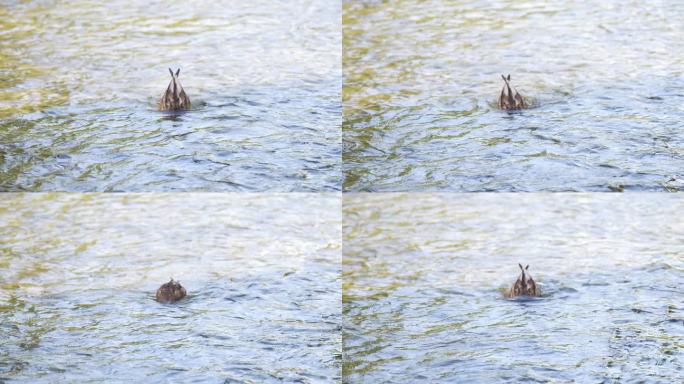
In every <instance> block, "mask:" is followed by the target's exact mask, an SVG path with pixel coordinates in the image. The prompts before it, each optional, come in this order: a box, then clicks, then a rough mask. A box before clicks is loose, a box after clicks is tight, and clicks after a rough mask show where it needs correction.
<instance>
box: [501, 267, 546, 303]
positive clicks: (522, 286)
mask: <svg viewBox="0 0 684 384" xmlns="http://www.w3.org/2000/svg"><path fill="white" fill-rule="evenodd" d="M518 266H519V267H520V271H521V274H520V276H519V277H518V280H516V281H515V283H513V285H512V286H511V288H510V289H509V290H507V291H506V297H516V296H532V297H539V296H541V288H540V287H539V286H538V285H537V283H536V282H535V281H534V279H532V276H530V274H529V272H527V270H528V269H529V268H530V266H529V265H527V266H526V267H525V268H523V266H522V264H520V263H518ZM526 272H527V273H526Z"/></svg>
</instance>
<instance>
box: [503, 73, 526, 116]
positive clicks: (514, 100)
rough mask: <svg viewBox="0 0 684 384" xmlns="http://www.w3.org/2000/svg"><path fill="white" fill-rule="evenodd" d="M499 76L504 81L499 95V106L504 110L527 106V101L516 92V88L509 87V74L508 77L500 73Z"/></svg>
mask: <svg viewBox="0 0 684 384" xmlns="http://www.w3.org/2000/svg"><path fill="white" fill-rule="evenodd" d="M501 78H502V79H503V81H504V86H503V88H502V89H501V94H500V95H499V108H501V109H505V110H516V109H523V108H527V103H526V102H525V99H523V97H522V96H521V95H520V93H518V90H517V89H515V88H513V89H511V85H510V83H509V81H511V75H508V77H506V76H504V75H501Z"/></svg>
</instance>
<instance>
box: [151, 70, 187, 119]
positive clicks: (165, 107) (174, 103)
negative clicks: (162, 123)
mask: <svg viewBox="0 0 684 384" xmlns="http://www.w3.org/2000/svg"><path fill="white" fill-rule="evenodd" d="M169 73H170V74H171V82H170V83H169V86H168V87H166V92H164V95H163V96H162V98H161V100H159V104H158V106H159V110H160V111H183V110H187V109H190V105H191V104H190V98H189V97H188V95H186V94H185V90H184V89H183V86H182V85H181V84H180V81H178V75H179V74H180V68H178V70H177V71H176V73H175V74H174V73H173V71H172V70H171V68H169Z"/></svg>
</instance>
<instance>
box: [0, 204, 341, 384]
mask: <svg viewBox="0 0 684 384" xmlns="http://www.w3.org/2000/svg"><path fill="white" fill-rule="evenodd" d="M340 209H341V207H340V199H339V197H337V196H335V195H326V194H323V195H321V194H317V195H315V196H314V195H308V194H293V195H271V194H269V195H252V196H248V195H244V194H239V195H232V194H231V195H221V194H154V195H149V194H144V195H135V194H133V195H129V194H125V195H119V194H117V195H113V194H76V195H74V194H23V195H22V194H11V195H5V196H4V197H3V199H2V200H0V222H2V223H3V225H2V226H0V324H1V325H0V381H5V380H8V381H10V382H26V383H56V382H60V383H63V382H78V383H88V382H93V383H95V382H103V381H106V382H121V383H131V382H182V383H189V382H207V383H224V382H225V383H237V382H240V383H270V382H273V383H281V382H299V383H329V382H335V381H339V377H340V366H341V353H342V352H341V333H340V330H341V300H340V284H341V283H340V272H339V269H340V249H341V244H340V226H341V218H340V217H341V216H340V215H341V213H340ZM169 277H173V278H175V279H178V280H180V281H181V283H182V284H183V285H184V286H185V287H186V288H187V291H188V296H187V297H186V298H185V299H183V300H181V301H180V302H178V303H176V304H166V305H165V304H159V303H157V302H156V301H154V292H155V290H156V289H157V288H158V287H159V285H160V284H162V283H164V282H166V281H168V279H169Z"/></svg>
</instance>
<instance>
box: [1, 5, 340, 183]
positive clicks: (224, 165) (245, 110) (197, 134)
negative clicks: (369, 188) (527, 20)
mask: <svg viewBox="0 0 684 384" xmlns="http://www.w3.org/2000/svg"><path fill="white" fill-rule="evenodd" d="M340 9H341V5H340V4H339V2H338V1H333V2H330V1H323V0H312V1H277V0H259V1H250V2H236V1H211V2H210V1H206V2H173V3H172V4H170V3H169V2H167V1H118V0H115V1H107V2H101V1H78V0H74V1H62V2H57V1H44V0H36V1H23V2H13V3H12V4H5V5H0V32H1V33H2V38H0V48H1V53H0V190H5V191H22V190H50V191H53V190H67V191H177V190H211V191H219V190H221V191H224V190H241V191H243V190H248V191H332V190H339V189H340V188H341V169H340V156H341V148H340V146H341V145H340V121H341V106H340V92H341V65H340V61H341V59H340V55H341V53H340V52H341V41H340V40H341V38H340V29H341V26H340ZM167 67H172V68H174V69H175V68H177V67H180V68H181V73H180V80H181V83H182V85H183V86H184V88H185V90H186V92H187V93H188V95H189V97H190V99H191V101H192V102H193V109H192V110H191V111H190V112H188V113H185V114H182V115H178V116H173V115H168V114H164V113H160V112H157V111H156V102H157V101H158V100H159V98H160V97H161V95H162V93H163V91H164V90H165V89H166V86H167V85H168V83H169V80H170V76H169V73H168V70H167Z"/></svg>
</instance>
